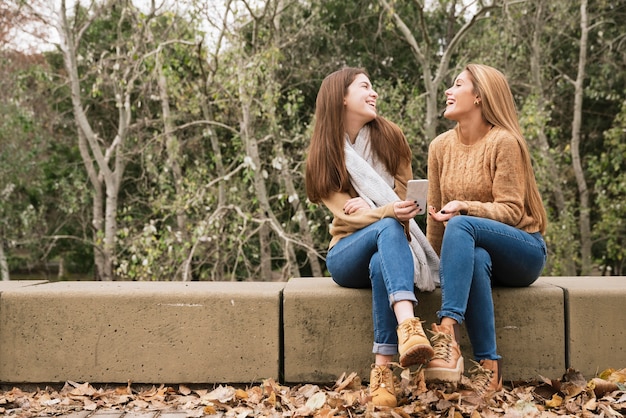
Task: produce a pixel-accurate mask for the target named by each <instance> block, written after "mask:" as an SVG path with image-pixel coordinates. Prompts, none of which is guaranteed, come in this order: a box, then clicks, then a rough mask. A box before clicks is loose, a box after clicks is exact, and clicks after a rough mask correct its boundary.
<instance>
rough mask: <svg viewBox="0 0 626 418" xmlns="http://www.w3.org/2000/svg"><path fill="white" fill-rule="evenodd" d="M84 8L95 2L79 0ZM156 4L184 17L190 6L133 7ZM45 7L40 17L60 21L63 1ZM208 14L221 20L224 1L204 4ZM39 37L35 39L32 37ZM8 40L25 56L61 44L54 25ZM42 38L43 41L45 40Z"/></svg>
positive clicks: (159, 0) (165, 2) (160, 0)
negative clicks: (36, 34)
mask: <svg viewBox="0 0 626 418" xmlns="http://www.w3.org/2000/svg"><path fill="white" fill-rule="evenodd" d="M0 1H2V0H0ZM78 1H80V2H81V4H83V5H84V6H88V5H89V4H91V3H92V0H78ZM96 1H99V0H96ZM153 1H154V4H155V7H156V8H157V10H161V11H162V10H172V9H174V10H177V13H181V14H184V12H185V10H186V9H187V8H188V3H187V2H186V1H185V0H132V3H133V5H135V6H136V7H137V8H139V9H140V10H142V11H145V12H147V11H148V10H150V7H151V4H152V2H153ZM43 3H44V4H45V5H46V6H48V7H45V6H44V7H42V8H40V10H36V11H37V12H38V13H41V14H42V15H43V16H44V17H45V18H46V19H47V20H56V19H58V16H59V15H58V10H59V8H60V4H61V0H44V1H43ZM204 3H205V10H206V13H207V14H208V15H209V16H211V17H213V18H216V19H220V20H221V15H222V14H223V13H224V0H205V2H204ZM66 4H67V8H68V10H71V9H72V8H73V7H74V6H75V4H76V0H67V1H66ZM202 29H204V31H205V32H207V34H208V35H207V36H208V37H209V39H208V41H209V42H210V38H211V34H212V33H214V32H215V30H214V29H212V27H211V26H210V25H208V24H207V25H205V27H203V28H202ZM38 32H39V33H40V35H38V36H35V35H33V34H35V33H38ZM9 36H10V37H11V38H12V42H9V47H10V48H14V49H17V50H20V51H23V52H42V51H46V50H53V49H55V48H56V45H57V44H58V43H59V41H60V37H59V35H58V32H57V31H56V29H55V28H54V26H53V25H44V24H34V23H33V24H30V25H28V26H26V27H22V28H15V29H13V30H12V31H11V32H10V33H9ZM42 36H43V37H42Z"/></svg>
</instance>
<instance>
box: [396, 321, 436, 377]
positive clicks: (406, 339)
mask: <svg viewBox="0 0 626 418" xmlns="http://www.w3.org/2000/svg"><path fill="white" fill-rule="evenodd" d="M396 331H397V333H398V353H400V365H401V366H402V367H409V366H412V365H414V364H426V363H428V361H429V360H430V359H431V358H432V357H433V355H434V354H435V352H434V351H433V348H432V347H431V345H430V341H428V338H426V334H425V333H424V329H423V328H422V322H421V321H420V319H419V318H409V319H406V320H404V321H403V322H402V323H401V324H400V325H398V328H397V330H396Z"/></svg>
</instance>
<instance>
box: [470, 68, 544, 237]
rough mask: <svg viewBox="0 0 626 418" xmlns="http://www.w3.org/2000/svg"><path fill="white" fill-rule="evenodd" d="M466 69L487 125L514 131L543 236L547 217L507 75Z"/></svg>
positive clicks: (530, 200)
mask: <svg viewBox="0 0 626 418" xmlns="http://www.w3.org/2000/svg"><path fill="white" fill-rule="evenodd" d="M465 70H466V71H467V72H468V73H469V74H470V77H471V78H472V83H473V84H474V94H476V95H477V96H478V97H480V98H481V100H482V106H481V109H482V114H483V118H484V119H485V120H486V121H487V122H488V123H490V124H492V125H494V126H498V127H501V128H503V129H506V130H507V131H509V132H511V134H513V136H514V137H515V138H516V139H517V142H518V143H519V146H520V149H521V150H522V157H523V158H524V161H525V171H526V172H525V178H526V205H527V209H528V211H529V212H530V214H531V215H532V216H533V218H536V219H537V220H538V221H539V225H540V231H541V233H542V234H543V233H545V231H546V227H547V223H548V220H547V218H548V217H547V215H546V209H545V207H544V206H543V202H542V200H541V195H540V194H539V188H538V187H537V180H536V179H535V173H534V172H533V167H532V163H531V159H530V152H529V151H528V145H527V144H526V140H525V139H524V136H523V135H522V130H521V128H520V126H519V122H518V119H517V112H516V109H515V101H514V100H513V94H512V93H511V88H510V87H509V83H508V82H507V80H506V77H505V76H504V74H502V73H501V72H500V71H498V70H497V69H495V68H493V67H489V66H487V65H481V64H469V65H468V66H467V67H465Z"/></svg>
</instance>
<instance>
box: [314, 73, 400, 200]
mask: <svg viewBox="0 0 626 418" xmlns="http://www.w3.org/2000/svg"><path fill="white" fill-rule="evenodd" d="M359 74H365V75H366V76H367V75H368V74H367V72H366V71H365V70H364V69H361V68H352V67H346V68H343V69H341V70H338V71H335V72H334V73H332V74H330V75H328V76H327V77H326V78H325V79H324V81H322V85H321V86H320V89H319V92H318V94H317V99H316V102H315V123H314V126H313V134H312V136H311V144H310V145H309V150H308V155H307V160H306V171H305V184H306V192H307V197H308V198H309V200H310V201H311V202H313V203H320V201H321V200H322V199H323V198H326V197H328V196H329V195H330V194H331V193H333V192H347V191H348V190H349V189H350V187H351V184H350V176H349V175H348V170H347V169H346V162H345V156H344V149H343V147H344V144H345V141H346V128H345V109H344V104H343V102H344V98H345V97H346V94H347V93H348V87H350V84H352V82H353V81H354V79H355V78H356V77H357V76H358V75H359ZM366 125H367V126H369V128H370V146H371V149H372V152H373V153H374V154H375V155H376V156H377V157H378V159H379V160H380V161H381V162H382V163H383V164H384V165H385V167H386V168H387V170H388V171H389V173H391V174H392V175H395V174H397V172H398V170H399V167H400V165H401V163H410V162H411V148H410V147H409V144H408V142H407V140H406V137H405V136H404V134H403V133H402V130H401V129H400V127H398V126H397V125H396V124H395V123H393V122H391V121H389V120H387V119H385V118H383V117H382V116H377V117H376V118H375V119H374V120H372V121H371V122H369V123H367V124H366Z"/></svg>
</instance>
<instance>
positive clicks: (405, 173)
mask: <svg viewBox="0 0 626 418" xmlns="http://www.w3.org/2000/svg"><path fill="white" fill-rule="evenodd" d="M412 177H413V171H412V168H411V163H410V162H409V163H408V164H405V165H403V166H402V167H400V169H399V171H398V174H396V176H395V177H394V192H396V194H397V195H398V197H399V198H400V199H401V200H402V199H404V198H405V197H406V185H407V183H408V181H409V179H411V178H412ZM357 196H358V194H357V193H356V192H355V191H354V190H351V193H345V192H335V193H331V194H330V195H329V196H328V197H326V198H324V199H322V202H323V203H324V205H325V206H326V207H327V208H328V209H329V210H330V211H331V212H332V214H333V222H332V225H331V230H330V233H331V235H332V239H331V242H330V246H329V247H332V246H333V245H334V244H336V243H337V241H339V239H341V238H343V237H345V236H347V235H350V234H352V233H353V232H355V231H358V230H359V229H362V228H365V227H366V226H368V225H370V224H373V223H374V222H376V221H379V220H381V219H383V218H394V219H397V218H396V213H395V210H394V203H395V202H391V203H388V204H386V205H384V206H380V207H377V208H371V209H359V210H358V211H356V212H355V213H352V214H350V215H346V214H345V213H343V207H344V205H345V204H346V202H347V201H348V200H349V199H352V198H353V197H357ZM402 226H403V227H404V230H405V233H406V234H407V239H408V238H409V237H410V235H409V222H408V221H407V222H402Z"/></svg>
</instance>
